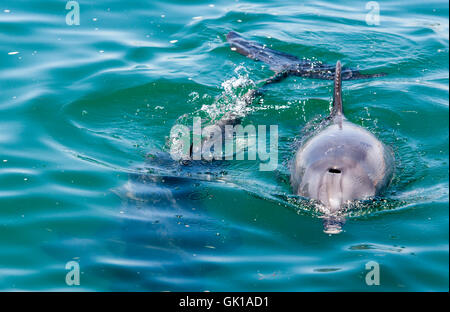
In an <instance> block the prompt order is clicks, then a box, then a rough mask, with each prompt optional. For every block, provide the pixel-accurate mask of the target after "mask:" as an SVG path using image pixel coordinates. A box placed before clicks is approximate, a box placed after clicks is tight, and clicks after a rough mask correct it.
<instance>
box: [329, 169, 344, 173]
mask: <svg viewBox="0 0 450 312" xmlns="http://www.w3.org/2000/svg"><path fill="white" fill-rule="evenodd" d="M328 172H329V173H341V170H339V169H334V168H330V169H328Z"/></svg>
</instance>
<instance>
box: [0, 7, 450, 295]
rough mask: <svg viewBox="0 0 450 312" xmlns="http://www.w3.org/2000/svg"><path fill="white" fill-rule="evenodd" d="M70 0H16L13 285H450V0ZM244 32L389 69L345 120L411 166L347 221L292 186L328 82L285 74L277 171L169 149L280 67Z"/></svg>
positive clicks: (351, 96) (8, 97) (10, 233)
mask: <svg viewBox="0 0 450 312" xmlns="http://www.w3.org/2000/svg"><path fill="white" fill-rule="evenodd" d="M65 3H66V2H65V1H61V0H42V1H31V0H29V1H21V0H14V1H13V0H4V1H2V2H1V4H0V112H1V114H0V129H1V132H0V246H1V248H0V290H8V291H9V290H44V291H48V290H58V291H80V290H95V291H111V290H127V291H128V290H129V291H142V290H145V291H166V290H169V291H177V290H191V291H204V290H209V291H436V290H441V291H442V290H447V291H448V285H449V284H448V280H449V276H448V272H449V271H448V265H449V256H448V255H449V247H448V242H449V236H448V235H449V233H448V230H449V228H448V223H449V220H448V208H449V205H448V193H449V192H448V189H449V184H448V181H449V176H448V172H449V167H448V155H449V154H448V142H449V137H448V133H449V124H448V117H449V111H448V104H449V95H448V82H449V79H448V78H449V67H448V58H449V45H448V38H449V36H448V31H449V28H448V14H449V9H448V2H446V1H427V2H426V3H422V1H407V2H406V1H379V2H378V3H379V6H380V23H379V25H368V24H367V23H366V21H365V18H366V14H367V13H368V12H369V11H370V10H369V9H366V7H365V5H366V3H365V2H364V1H343V2H339V4H338V3H337V2H336V1H328V2H327V1H283V3H282V4H281V3H280V2H279V1H264V2H259V1H258V2H256V1H255V2H254V3H252V2H246V1H218V2H213V1H189V4H188V2H187V1H185V2H184V1H180V0H178V1H174V0H172V1H140V0H130V1H112V0H111V1H108V0H103V1H79V5H80V25H78V26H77V25H73V26H69V25H67V24H66V14H67V13H68V12H69V10H66V9H65ZM231 30H234V31H237V32H239V33H241V34H242V35H243V36H245V37H246V38H249V39H252V40H256V41H259V42H261V43H263V44H266V45H267V46H269V47H272V48H274V49H278V50H281V51H284V52H288V53H291V54H294V55H297V56H299V57H305V58H307V59H310V60H319V61H323V62H326V63H335V62H336V61H337V60H338V59H340V60H341V61H342V62H343V64H344V65H347V66H352V67H359V68H360V69H361V70H367V71H370V72H385V73H387V76H385V77H381V78H376V79H369V80H353V81H346V82H344V84H343V101H344V106H345V111H346V116H347V118H348V119H349V120H351V121H352V122H354V123H356V124H359V125H362V126H364V127H366V128H367V129H369V130H371V131H372V132H374V133H375V134H376V135H377V136H378V137H380V138H381V139H382V140H383V142H385V143H386V144H387V145H389V146H391V147H392V148H393V150H394V152H395V156H396V173H395V178H394V180H393V183H392V185H391V187H390V188H389V190H388V192H387V194H386V195H385V198H384V199H383V201H382V202H381V203H380V204H377V205H376V206H377V207H369V209H368V210H364V211H359V212H358V213H355V215H353V216H350V217H349V218H348V219H347V222H346V224H345V225H344V231H343V232H342V233H340V234H338V235H327V234H325V233H324V232H323V227H322V219H321V218H320V216H318V215H317V214H315V213H314V211H313V208H312V207H309V206H304V205H303V206H302V205H296V204H293V203H292V202H291V201H289V200H287V199H286V198H287V197H288V196H289V195H290V194H291V189H290V186H289V183H288V173H289V168H288V164H289V159H290V158H291V157H292V155H293V153H292V145H293V144H294V143H295V141H297V140H301V137H302V135H303V134H304V133H305V130H302V129H304V128H305V127H307V128H308V127H309V126H308V125H310V123H308V122H309V121H311V120H313V121H315V122H319V121H320V119H321V118H322V117H324V116H326V114H327V113H328V112H329V107H330V102H331V94H332V83H331V82H330V81H323V80H312V79H304V78H299V77H291V78H288V79H287V80H285V81H283V82H281V83H278V84H274V85H272V86H270V87H269V88H268V91H267V92H266V94H265V96H264V98H263V101H260V102H259V103H256V102H255V105H254V106H253V107H252V108H251V111H250V112H249V114H248V116H247V117H246V118H244V120H243V123H244V124H255V125H273V124H275V125H278V127H279V147H280V148H279V166H278V169H277V170H276V171H268V172H263V171H259V170H258V165H259V162H258V161H227V162H216V163H213V164H209V165H208V164H201V165H198V166H186V167H183V166H181V167H180V166H179V165H178V164H176V163H173V162H172V161H170V159H168V158H166V157H165V156H164V155H166V154H167V151H168V147H167V143H168V136H169V133H170V129H171V127H172V126H173V125H175V124H177V123H185V124H189V122H190V120H191V119H192V117H194V116H200V115H202V116H209V117H211V116H212V117H211V118H214V116H215V114H221V113H224V111H226V110H227V109H230V107H233V105H234V104H235V103H236V101H238V100H239V98H240V97H241V96H242V94H243V91H242V89H243V88H242V86H244V87H249V88H251V86H252V84H253V83H254V82H256V81H259V80H260V79H263V78H266V77H269V76H270V75H272V72H271V71H270V70H269V69H268V68H267V66H264V64H262V63H257V62H254V61H252V60H250V59H247V58H245V57H243V56H241V55H239V54H238V53H236V52H234V51H231V50H230V48H229V46H228V45H227V44H226V40H225V35H226V34H227V33H228V32H229V31H231ZM175 40H176V41H175ZM244 89H245V88H244ZM177 176H178V177H177ZM374 206H375V204H374ZM372 208H373V209H372ZM71 260H74V261H77V262H78V263H79V265H80V270H81V278H80V285H79V286H68V285H66V282H65V278H66V273H67V272H68V270H66V269H65V265H66V263H67V262H68V261H71ZM369 261H376V262H377V263H378V264H379V268H380V285H379V286H368V285H367V284H366V282H365V278H366V274H367V273H368V272H369V270H366V268H365V265H366V263H367V262H369Z"/></svg>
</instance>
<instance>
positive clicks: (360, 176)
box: [298, 146, 376, 213]
mask: <svg viewBox="0 0 450 312" xmlns="http://www.w3.org/2000/svg"><path fill="white" fill-rule="evenodd" d="M344 148H347V147H346V146H343V147H342V148H341V147H339V146H334V147H330V148H329V149H328V150H329V153H331V155H330V157H324V158H322V159H320V160H318V161H316V162H314V163H312V164H311V165H310V166H308V167H306V168H305V170H304V175H303V176H302V177H301V182H300V184H299V189H298V194H299V195H302V196H305V197H308V198H312V199H315V200H318V201H319V202H320V203H321V204H322V205H323V207H324V208H325V210H326V211H327V212H329V213H335V212H337V211H339V210H341V209H342V207H343V206H344V205H345V204H347V203H348V202H350V201H352V200H355V199H365V198H367V197H370V196H373V195H375V192H376V189H375V185H374V183H373V181H372V180H371V178H370V172H368V170H367V168H366V167H365V166H364V161H365V159H364V157H365V156H364V155H363V154H365V153H362V152H359V153H358V152H357V151H355V150H353V151H347V150H344Z"/></svg>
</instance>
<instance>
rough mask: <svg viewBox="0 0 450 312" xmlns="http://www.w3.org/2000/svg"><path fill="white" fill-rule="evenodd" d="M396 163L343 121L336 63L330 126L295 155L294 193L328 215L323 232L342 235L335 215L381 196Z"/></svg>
mask: <svg viewBox="0 0 450 312" xmlns="http://www.w3.org/2000/svg"><path fill="white" fill-rule="evenodd" d="M393 164H394V159H393V155H392V152H391V151H390V149H388V148H387V147H386V146H385V145H384V144H383V143H381V142H380V141H379V140H378V139H377V138H376V137H375V136H374V135H373V134H372V133H370V132H369V131H367V130H365V129H364V128H362V127H359V126H357V125H355V124H353V123H351V122H349V121H348V120H347V119H346V118H345V116H344V114H343V108H342V88H341V64H340V62H339V61H338V62H337V64H336V71H335V78H334V100H333V109H332V112H331V116H330V123H329V124H328V126H327V127H325V128H324V129H323V130H321V131H320V132H319V133H317V134H316V135H314V136H313V137H312V138H310V139H309V140H307V141H306V142H305V143H303V144H302V145H301V146H300V147H299V149H298V150H297V153H296V156H295V159H294V161H293V164H292V167H291V185H292V188H293V191H294V193H295V194H296V195H300V196H303V197H307V198H310V199H314V200H317V201H318V202H319V203H320V205H321V206H322V208H323V209H322V210H323V211H324V212H325V217H324V218H325V232H326V233H338V232H340V231H341V230H340V225H339V224H338V223H339V222H342V220H341V219H340V218H337V219H336V220H337V221H336V222H333V221H332V219H333V216H336V215H337V214H338V213H339V211H340V210H341V209H342V208H343V207H344V206H345V205H346V204H348V203H349V202H351V201H353V200H364V199H368V198H371V197H374V196H377V195H379V194H380V193H381V192H382V191H383V190H384V189H385V188H386V187H387V186H388V184H389V183H390V181H391V178H392V175H393ZM327 216H328V217H329V218H327Z"/></svg>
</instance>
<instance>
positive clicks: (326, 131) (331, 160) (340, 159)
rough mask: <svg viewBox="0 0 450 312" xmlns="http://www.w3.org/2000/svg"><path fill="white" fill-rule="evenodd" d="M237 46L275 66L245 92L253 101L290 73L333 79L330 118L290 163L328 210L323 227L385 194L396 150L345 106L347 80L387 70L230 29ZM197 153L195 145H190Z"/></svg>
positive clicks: (333, 226) (230, 119)
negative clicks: (315, 56)
mask: <svg viewBox="0 0 450 312" xmlns="http://www.w3.org/2000/svg"><path fill="white" fill-rule="evenodd" d="M227 41H228V43H229V44H230V45H231V49H232V50H233V51H237V52H238V53H240V54H242V55H244V56H247V57H249V58H251V59H254V60H257V61H262V62H264V63H266V64H268V65H269V66H270V69H272V70H273V71H275V75H274V76H272V77H271V78H268V79H266V80H265V81H263V84H262V87H260V88H259V89H257V90H250V91H249V92H248V93H247V94H245V95H244V102H245V103H246V105H251V104H252V102H253V100H254V99H255V97H256V96H257V95H261V94H262V93H263V91H264V87H265V86H267V85H269V84H272V83H276V82H280V81H282V80H283V79H285V78H287V77H289V76H300V77H307V78H314V79H325V80H334V96H333V107H332V110H331V114H330V116H329V117H328V118H327V120H328V122H327V124H326V126H325V127H323V128H322V129H321V130H319V132H317V133H315V134H314V135H313V136H312V137H310V138H309V139H308V140H306V141H305V142H303V143H302V144H301V146H300V147H299V148H298V150H297V153H296V155H295V158H294V159H293V162H292V165H291V177H290V182H291V186H292V190H293V192H294V194H295V195H298V196H301V197H303V198H307V199H309V200H313V201H315V202H316V203H317V204H318V206H319V210H320V211H322V212H323V213H324V217H323V218H324V232H325V233H329V234H336V233H340V232H341V228H342V224H343V223H344V222H345V218H343V217H342V212H343V211H344V210H345V207H347V206H348V204H350V203H351V202H352V201H360V200H366V199H370V198H373V197H376V196H378V195H380V194H381V193H382V192H383V191H384V190H385V189H386V188H387V186H388V185H389V183H390V181H391V179H392V176H393V171H394V156H393V153H392V151H391V149H390V148H388V147H386V146H385V145H384V144H383V143H382V142H381V141H379V140H378V139H377V138H376V137H375V136H374V135H373V134H372V133H370V132H369V131H367V130H366V129H364V128H362V127H360V126H357V125H355V124H353V123H351V122H350V121H348V120H347V119H346V118H345V116H344V112H343V105H342V80H353V79H367V78H375V77H381V76H384V75H385V74H384V73H378V74H362V73H360V72H359V71H357V70H353V69H348V68H341V63H340V61H338V62H337V64H336V66H332V65H326V64H322V63H314V62H311V61H308V60H301V59H299V58H297V57H296V56H293V55H290V54H286V53H284V52H280V51H276V50H272V49H270V48H267V47H266V46H262V45H260V44H259V43H256V42H252V41H248V40H246V39H244V38H242V37H241V36H240V35H239V34H237V33H236V32H233V31H232V32H230V33H228V35H227ZM240 118H242V116H239V115H236V113H234V112H231V113H228V114H225V115H224V116H223V117H222V118H221V119H220V120H218V121H216V125H217V126H219V127H220V128H221V129H222V131H223V130H224V127H225V125H235V124H237V123H239V120H240ZM191 153H192V146H191Z"/></svg>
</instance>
